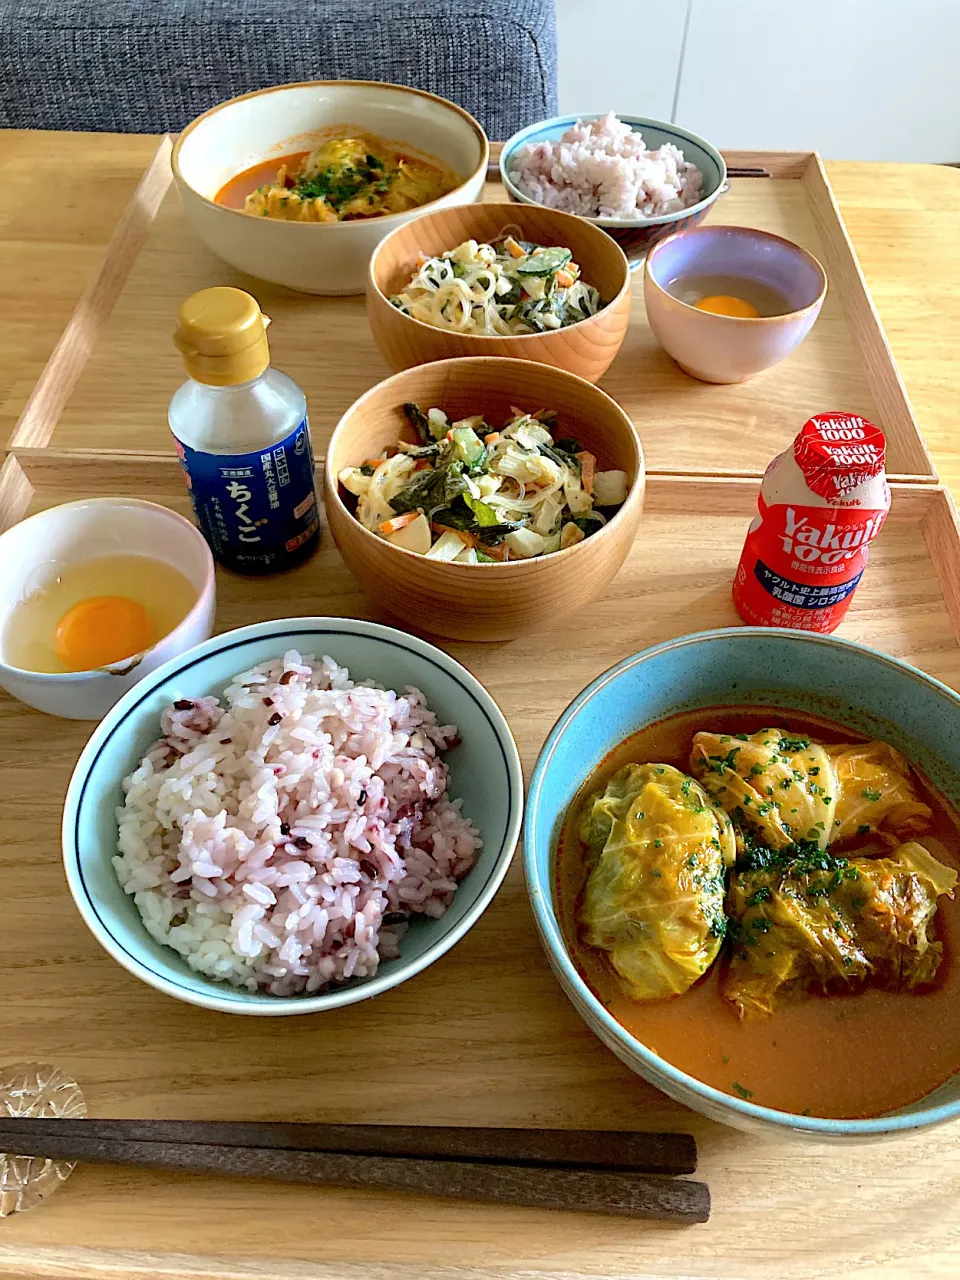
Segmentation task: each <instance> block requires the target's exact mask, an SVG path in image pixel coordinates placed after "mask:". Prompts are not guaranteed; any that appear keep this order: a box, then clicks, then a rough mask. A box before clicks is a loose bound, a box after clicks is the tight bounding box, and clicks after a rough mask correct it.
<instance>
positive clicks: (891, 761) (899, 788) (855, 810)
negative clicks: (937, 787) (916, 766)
mask: <svg viewBox="0 0 960 1280" xmlns="http://www.w3.org/2000/svg"><path fill="white" fill-rule="evenodd" d="M827 754H828V755H829V756H830V759H831V760H832V761H833V767H834V771H835V773H836V775H837V811H836V815H835V817H834V821H833V834H832V836H831V837H830V839H831V841H836V842H837V843H839V842H840V841H842V840H849V839H850V838H851V837H852V836H865V835H871V834H874V833H879V834H881V835H884V836H886V837H888V838H889V840H890V842H891V843H896V838H897V837H900V838H901V839H903V838H904V837H905V836H911V835H918V834H920V833H922V832H924V831H926V830H927V829H928V828H929V826H930V819H931V817H932V816H933V811H932V810H931V808H930V806H929V805H927V804H924V803H923V801H922V800H921V799H920V797H919V796H918V795H917V792H916V790H915V788H914V786H913V783H912V782H911V780H910V765H909V764H908V763H907V761H906V760H905V759H904V758H903V756H902V755H901V754H900V752H899V751H895V750H894V749H893V747H891V746H890V745H889V744H888V743H886V742H859V743H855V744H853V745H852V746H829V747H827Z"/></svg>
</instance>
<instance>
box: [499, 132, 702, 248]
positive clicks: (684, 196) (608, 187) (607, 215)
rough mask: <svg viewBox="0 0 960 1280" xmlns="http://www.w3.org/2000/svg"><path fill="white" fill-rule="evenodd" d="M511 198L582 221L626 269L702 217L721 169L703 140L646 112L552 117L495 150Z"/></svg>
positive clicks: (502, 177) (695, 223)
mask: <svg viewBox="0 0 960 1280" xmlns="http://www.w3.org/2000/svg"><path fill="white" fill-rule="evenodd" d="M500 177H501V179H502V181H503V185H504V188H505V189H506V191H507V193H508V195H509V196H510V199H511V200H514V201H518V202H520V203H522V204H540V205H545V206H546V207H547V208H551V209H559V210H561V211H562V212H564V213H573V214H576V215H577V216H578V217H581V218H586V219H587V220H588V221H589V222H593V223H594V224H595V225H596V226H599V227H602V228H603V229H604V231H606V232H607V234H608V235H610V236H612V237H613V238H614V240H616V241H617V243H618V244H619V245H620V247H621V248H622V249H623V251H624V253H625V254H626V255H627V258H628V259H629V260H630V263H631V265H632V266H637V265H639V263H640V262H641V261H642V259H643V256H644V254H645V253H646V251H647V250H648V249H649V248H650V246H651V245H653V244H656V242H657V241H658V240H663V239H664V238H665V237H666V236H669V235H673V233H674V232H675V231H683V230H686V229H687V228H689V227H694V226H696V225H697V224H698V223H699V222H701V221H702V220H703V219H704V218H705V217H706V215H707V213H708V212H709V210H710V209H711V207H712V206H713V204H714V203H715V202H716V201H717V200H718V199H719V197H720V196H721V195H723V193H724V192H725V191H726V189H727V185H726V179H727V166H726V163H725V162H724V159H723V156H722V155H721V154H720V152H719V151H718V150H717V148H716V147H714V146H713V145H712V144H711V143H709V142H707V141H706V139H704V138H701V137H699V136H698V135H697V134H695V133H691V132H690V130H689V129H681V128H680V126H679V125H675V124H671V123H669V122H667V121H664V120H652V119H648V118H647V117H645V116H626V115H616V114H615V113H614V112H612V111H610V112H608V113H607V114H606V115H603V116H595V117H579V116H555V117H554V118H553V119H552V120H543V121H541V122H540V123H539V124H533V125H529V126H528V127H527V128H526V129H521V130H520V132H519V133H515V134H514V135H513V137H512V138H510V139H509V140H508V141H507V142H505V143H504V145H503V150H502V151H501V153H500Z"/></svg>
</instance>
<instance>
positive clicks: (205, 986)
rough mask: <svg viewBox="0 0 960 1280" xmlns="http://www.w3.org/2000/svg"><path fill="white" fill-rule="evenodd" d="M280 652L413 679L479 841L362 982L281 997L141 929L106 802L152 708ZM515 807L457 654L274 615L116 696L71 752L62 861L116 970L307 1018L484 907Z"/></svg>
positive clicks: (146, 739)
mask: <svg viewBox="0 0 960 1280" xmlns="http://www.w3.org/2000/svg"><path fill="white" fill-rule="evenodd" d="M287 649H299V651H300V652H301V653H303V654H314V655H316V656H317V657H320V656H322V655H325V654H329V655H330V657H332V658H333V659H334V660H335V661H336V662H338V663H340V664H341V665H343V666H346V667H348V668H349V669H350V674H351V676H352V677H353V679H354V680H373V681H375V682H376V683H377V684H380V685H383V686H384V687H386V688H391V689H398V690H402V689H404V688H406V687H407V686H408V685H415V686H416V687H417V688H418V689H420V690H422V692H423V693H424V694H425V695H426V698H427V701H428V703H429V705H430V707H431V708H432V709H433V710H434V711H435V712H436V713H437V715H438V717H439V719H440V722H441V723H446V724H451V723H452V724H455V725H457V727H458V728H459V730H460V733H461V736H462V739H463V741H462V744H461V745H460V746H459V747H458V748H457V749H456V751H453V752H451V753H450V755H449V756H448V757H447V763H448V764H449V767H450V790H451V794H452V795H455V796H462V797H463V801H464V812H465V813H466V814H468V815H469V817H470V818H471V819H472V820H473V822H474V823H475V825H476V826H477V827H478V828H479V829H480V833H481V835H482V836H483V841H484V845H483V849H482V850H481V853H480V856H479V858H478V859H477V862H476V865H475V866H474V867H473V868H472V870H471V871H470V872H469V874H468V875H467V876H466V877H465V878H464V879H463V881H462V882H461V884H460V887H459V888H458V890H457V893H456V895H455V897H454V900H453V903H452V905H451V906H450V908H449V910H448V911H447V912H446V914H445V915H443V916H442V917H441V918H440V919H439V920H427V919H425V918H424V919H418V920H416V921H414V922H413V923H412V924H411V926H410V929H409V931H408V932H407V935H406V937H405V938H404V940H403V944H402V949H401V955H400V956H399V958H398V959H395V960H386V961H384V962H383V963H382V964H381V965H380V968H379V970H378V972H377V974H376V975H375V976H374V977H372V978H364V979H356V980H352V981H350V982H347V983H344V984H343V985H340V986H337V987H335V988H333V989H331V990H329V991H327V992H325V993H320V994H318V995H309V996H295V997H290V998H283V997H278V996H271V995H267V994H260V993H257V994H250V993H249V992H246V991H242V990H239V989H237V988H235V987H231V986H228V985H227V984H226V983H220V982H214V981H212V980H211V979H209V978H206V977H204V976H202V975H200V974H197V973H195V972H194V971H193V970H192V969H190V968H189V966H188V965H187V964H186V962H185V961H184V960H182V959H181V957H180V956H179V955H178V954H177V952H175V951H173V950H172V949H171V948H169V947H165V946H163V945H161V944H160V943H159V942H157V941H155V940H154V939H153V938H152V937H151V936H150V935H149V934H148V933H147V931H146V929H145V928H144V926H143V924H142V922H141V920H140V916H139V913H138V912H137V909H136V906H135V905H134V902H133V900H132V898H130V897H128V896H127V894H125V893H124V892H123V890H122V889H121V888H120V884H119V881H118V880H117V878H116V875H115V874H114V871H113V867H112V865H111V858H112V857H113V855H114V853H115V851H116V844H117V821H116V817H115V813H114V811H115V809H116V807H117V806H118V805H120V804H122V802H123V793H122V790H121V785H120V784H121V779H122V778H124V777H125V776H126V775H127V774H128V773H130V772H131V770H132V769H134V768H136V766H137V765H138V764H139V762H140V759H141V758H142V756H143V754H144V752H145V751H146V750H147V749H148V748H149V747H150V745H151V743H153V742H155V741H156V739H157V737H158V736H159V726H160V713H161V711H162V710H163V708H164V707H165V706H167V705H169V703H170V702H172V701H173V700H174V699H175V698H180V697H186V698H195V697H199V696H201V695H204V694H215V695H220V694H221V693H222V692H223V690H224V689H225V688H226V686H227V685H228V684H229V683H230V682H231V679H232V678H233V677H234V676H235V675H236V674H237V673H238V672H241V671H245V670H247V669H249V668H250V667H253V666H256V665H257V664H258V663H261V662H266V661H267V660H268V659H270V658H276V657H280V656H282V655H283V653H284V652H285V651H286V650H287ZM522 813H523V775H522V773H521V770H520V758H519V755H518V754H517V748H516V744H515V743H514V740H513V736H512V734H511V733H510V729H509V727H508V725H507V722H506V720H505V719H504V717H503V714H502V713H501V711H500V710H499V708H498V707H497V705H496V703H495V702H494V701H493V699H492V698H491V697H490V695H489V694H488V693H487V691H486V690H485V689H484V688H483V686H482V685H481V684H480V683H479V681H477V680H476V679H474V677H473V676H472V675H471V674H470V673H469V671H467V670H465V669H464V668H463V667H461V666H460V664H459V663H458V662H454V660H453V659H452V658H450V657H448V656H447V655H446V654H445V653H443V652H442V651H441V650H440V649H437V648H435V647H434V646H433V645H430V644H427V643H425V642H424V641H423V640H418V639H415V638H414V637H413V636H409V635H406V634H404V633H403V632H401V631H395V630H394V629H393V628H392V627H384V626H379V625H378V624H376V623H373V622H358V621H355V620H353V619H351V618H286V619H282V620H280V621H277V622H265V623H258V624H256V625H255V626H250V627H242V628H241V629H240V630H237V631H228V632H226V633H225V634H224V635H220V636H215V637H214V638H213V639H212V640H208V641H206V642H205V643H204V644H201V645H198V646H197V647H196V648H194V649H191V650H190V651H189V652H188V653H185V654H183V655H182V656H181V657H178V658H175V659H173V660H172V661H171V662H167V663H165V664H164V665H163V666H162V667H158V668H157V670H156V671H152V672H151V673H150V674H149V675H148V676H146V677H145V678H144V679H143V680H141V681H140V683H139V684H138V685H136V686H135V687H134V688H133V689H131V690H130V692H129V693H128V694H126V695H125V696H124V697H123V698H122V699H121V700H120V701H119V702H118V703H117V704H116V706H115V707H113V709H112V710H111V711H110V712H109V713H108V715H107V716H106V718H105V719H104V720H103V721H102V722H101V724H100V725H99V726H98V727H97V729H96V730H95V731H94V733H93V736H92V737H91V738H90V741H89V742H88V743H87V745H86V747H84V749H83V752H82V754H81V756H80V759H79V761H78V762H77V766H76V768H75V770H74V772H73V777H72V778H71V780H70V786H69V788H68V790H67V798H66V804H65V807H64V814H63V859H64V865H65V867H66V873H67V882H68V884H69V886H70V892H71V893H72V894H73V898H74V901H75V902H76V904H77V907H78V908H79V911H80V914H81V915H82V916H83V918H84V920H85V921H86V923H87V925H88V926H89V928H90V930H91V932H92V933H93V935H94V937H95V938H96V939H97V941H98V942H99V943H100V944H101V945H102V946H103V947H104V948H105V949H106V950H107V951H108V952H109V953H110V955H112V956H113V958H114V959H115V960H117V961H119V963H120V964H122V965H123V966H124V968H125V969H129V971H130V972H131V973H132V974H134V975H136V977H138V978H141V979H142V980H143V981H144V982H147V983H149V984H150V985H151V986H153V987H156V988H157V989H158V990H160V991H164V992H166V993H167V994H168V995H171V996H175V997H176V998H177V999H179V1000H185V1001H187V1002H188V1003H190V1004H196V1005H201V1006H203V1007H204V1008H206V1009H217V1010H220V1011H221V1012H224V1013H245V1014H264V1015H270V1014H298V1013H316V1012H320V1011H323V1010H327V1009H336V1008H340V1007H341V1006H342V1005H347V1004H355V1003H356V1002H357V1001H359V1000H367V999H369V998H370V997H371V996H375V995H379V994H380V992H382V991H388V990H389V989H390V988H391V987H396V986H398V985H399V984H400V983H401V982H404V981H406V979H407V978H411V977H413V975H414V974H416V973H419V972H420V971H421V970H422V969H425V968H426V967H427V965H429V964H432V963H433V961H434V960H436V959H438V958H439V957H440V956H442V955H443V954H444V952H446V951H448V950H449V949H450V948H451V947H452V946H453V945H454V943H456V942H457V941H458V940H459V939H460V938H462V937H463V935H464V934H465V933H466V932H467V930H468V929H470V927H471V926H472V925H473V924H475V923H476V921H477V920H478V919H479V918H480V916H481V915H482V914H483V912H484V910H485V909H486V908H487V906H488V905H489V904H490V902H491V900H492V898H493V896H494V894H495V893H496V891H497V889H498V887H499V886H500V882H501V881H502V880H503V877H504V875H505V874H506V872H507V868H508V867H509V865H510V860H511V858H512V857H513V853H514V849H515V848H516V844H517V839H518V837H519V834H520V823H521V818H522Z"/></svg>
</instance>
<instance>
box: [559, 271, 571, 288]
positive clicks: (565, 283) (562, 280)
mask: <svg viewBox="0 0 960 1280" xmlns="http://www.w3.org/2000/svg"><path fill="white" fill-rule="evenodd" d="M556 281H557V284H558V285H559V286H560V288H561V289H569V288H570V286H571V285H572V284H573V276H571V275H568V274H567V273H566V271H558V272H557V275H556Z"/></svg>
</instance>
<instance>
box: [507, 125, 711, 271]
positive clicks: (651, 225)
mask: <svg viewBox="0 0 960 1280" xmlns="http://www.w3.org/2000/svg"><path fill="white" fill-rule="evenodd" d="M617 116H618V119H620V120H622V121H623V123H624V124H628V125H629V126H630V128H631V129H633V130H634V131H635V132H638V133H642V134H643V138H644V142H645V143H646V145H647V148H648V150H651V151H652V150H656V148H658V147H661V146H663V144H664V143H665V142H672V143H673V144H674V145H675V146H678V147H679V148H680V150H681V151H682V152H683V154H684V157H685V158H686V159H687V160H689V161H690V162H691V163H692V164H695V165H696V166H697V168H698V169H699V170H700V172H701V173H702V174H703V198H702V199H701V200H699V201H698V202H697V204H694V205H691V206H690V208H689V209H681V210H679V211H678V212H677V213H665V214H661V215H660V216H659V217H656V218H639V219H637V221H635V222H630V221H626V220H625V219H623V218H587V219H586V221H587V222H592V223H594V224H595V225H596V226H598V227H603V229H604V231H606V232H607V234H608V235H610V236H612V237H613V239H614V240H616V242H617V243H618V244H619V245H620V248H621V249H622V250H623V251H624V253H625V254H626V255H627V257H628V259H629V260H630V265H631V267H637V266H639V265H640V263H641V262H642V261H643V257H644V255H645V254H646V252H647V250H648V249H649V248H650V247H651V245H654V244H656V243H657V241H658V240H663V239H665V238H666V237H667V236H671V235H673V233H674V232H675V231H686V230H687V229H688V228H690V227H695V226H697V225H698V224H699V223H700V222H702V221H703V219H704V218H705V217H706V215H707V213H708V212H709V211H710V209H711V207H712V206H713V204H714V202H715V201H716V200H718V199H719V197H720V196H721V195H723V193H724V192H725V191H726V190H727V166H726V162H725V161H724V158H723V156H722V155H721V154H720V152H719V151H718V150H717V148H716V147H714V146H713V145H712V144H711V143H709V142H707V140H706V139H705V138H701V137H700V136H699V135H698V134H696V133H691V132H690V131H689V129H681V128H680V126H679V125H675V124H670V123H669V122H668V121H666V120H651V119H649V118H648V117H646V116H625V115H622V114H620V113H619V112H618V113H617ZM597 118H598V117H597V116H590V115H588V116H575V115H574V116H554V117H553V119H552V120H541V121H540V123H539V124H531V125H528V126H527V128H526V129H521V130H520V131H519V133H515V134H514V135H513V137H512V138H510V139H509V140H508V141H507V142H505V143H504V144H503V149H502V150H501V152H500V177H501V179H502V181H503V185H504V188H505V190H506V191H507V194H508V195H509V196H510V199H511V200H514V201H517V202H518V203H520V204H536V201H535V200H532V199H531V198H530V197H529V196H525V195H524V194H523V193H522V192H521V191H520V190H519V189H518V188H517V187H516V186H515V185H514V183H513V181H512V179H511V177H510V170H511V168H512V167H513V165H512V157H513V156H514V155H515V153H516V151H517V148H518V147H522V146H526V145H527V144H528V143H536V142H556V141H557V140H558V139H559V138H560V137H561V135H562V134H564V133H565V132H566V131H567V129H569V128H570V127H571V126H572V125H575V124H576V123H577V121H578V120H584V119H587V120H593V119H597Z"/></svg>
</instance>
